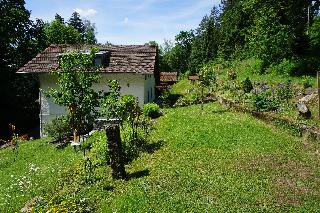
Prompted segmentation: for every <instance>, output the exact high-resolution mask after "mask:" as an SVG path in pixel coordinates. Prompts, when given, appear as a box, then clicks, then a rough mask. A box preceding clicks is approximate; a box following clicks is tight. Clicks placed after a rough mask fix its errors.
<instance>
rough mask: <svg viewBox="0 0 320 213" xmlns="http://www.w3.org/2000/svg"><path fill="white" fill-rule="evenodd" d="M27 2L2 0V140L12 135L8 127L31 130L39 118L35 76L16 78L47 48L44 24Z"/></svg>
mask: <svg viewBox="0 0 320 213" xmlns="http://www.w3.org/2000/svg"><path fill="white" fill-rule="evenodd" d="M24 4H25V2H24V1H23V0H3V1H0V26H1V27H0V35H1V36H0V49H1V51H0V91H1V94H0V96H1V100H2V101H1V106H0V137H1V136H2V137H3V136H6V135H7V134H8V131H7V130H8V127H7V126H8V124H9V123H14V124H15V125H16V126H17V129H18V131H20V132H22V131H28V128H29V130H30V127H31V128H32V127H33V125H36V124H38V123H39V121H38V119H37V117H38V116H37V114H38V112H37V104H36V102H35V101H36V100H37V96H38V85H37V81H36V80H35V78H34V76H21V75H16V74H15V72H16V71H17V69H18V68H19V67H20V66H22V65H23V64H25V63H26V62H27V61H29V60H30V59H31V58H33V57H34V56H35V55H36V54H37V52H38V51H40V50H42V49H43V48H44V45H45V37H44V36H43V34H42V33H41V32H42V28H43V23H42V22H41V21H40V20H37V21H36V22H32V21H31V20H30V19H29V18H30V12H29V11H28V10H26V8H25V6H24Z"/></svg>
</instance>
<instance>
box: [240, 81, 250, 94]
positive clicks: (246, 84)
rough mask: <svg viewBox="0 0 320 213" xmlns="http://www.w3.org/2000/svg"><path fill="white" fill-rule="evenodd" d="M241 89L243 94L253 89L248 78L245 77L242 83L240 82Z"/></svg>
mask: <svg viewBox="0 0 320 213" xmlns="http://www.w3.org/2000/svg"><path fill="white" fill-rule="evenodd" d="M241 85H242V89H243V91H244V92H245V93H249V92H251V90H252V89H253V85H252V82H251V81H250V79H249V77H247V78H246V79H245V80H244V81H242V82H241Z"/></svg>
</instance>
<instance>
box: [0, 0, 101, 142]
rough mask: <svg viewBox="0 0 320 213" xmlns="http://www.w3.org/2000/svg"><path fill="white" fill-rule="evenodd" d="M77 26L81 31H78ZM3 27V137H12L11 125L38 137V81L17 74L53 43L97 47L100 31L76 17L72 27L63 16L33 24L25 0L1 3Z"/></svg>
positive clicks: (0, 113)
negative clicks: (48, 21)
mask: <svg viewBox="0 0 320 213" xmlns="http://www.w3.org/2000/svg"><path fill="white" fill-rule="evenodd" d="M77 23H80V25H81V26H82V28H81V29H78V28H77V27H76V26H77V25H76V24H77ZM0 25H1V27H0V34H1V36H0V49H1V51H0V90H1V100H2V101H1V106H0V109H1V110H0V137H1V138H3V137H4V138H5V137H8V136H9V129H8V124H9V123H13V124H15V125H16V127H17V133H19V134H21V133H26V132H29V133H31V134H32V135H33V136H37V133H36V132H37V126H38V125H39V116H38V113H39V103H38V102H37V100H38V97H39V89H38V88H39V85H38V81H37V77H36V76H34V75H31V74H28V75H21V74H19V75H18V74H15V72H16V71H17V70H18V69H19V68H20V67H21V66H23V65H24V64H25V63H27V62H28V61H29V60H31V59H32V58H33V57H35V56H36V54H38V53H39V52H41V51H42V50H44V49H45V48H46V47H47V46H48V45H50V44H52V43H54V44H59V43H71V44H75V43H88V44H94V43H96V38H95V30H96V29H95V26H94V24H92V23H90V21H88V20H82V19H81V18H80V17H79V14H76V13H74V14H72V16H71V18H70V20H69V22H68V23H65V22H64V19H63V18H62V17H61V16H60V15H59V14H56V16H55V20H53V21H52V22H51V23H44V22H43V21H42V20H39V19H37V20H35V21H32V20H31V19H30V11H28V10H27V9H26V8H25V1H24V0H3V1H0Z"/></svg>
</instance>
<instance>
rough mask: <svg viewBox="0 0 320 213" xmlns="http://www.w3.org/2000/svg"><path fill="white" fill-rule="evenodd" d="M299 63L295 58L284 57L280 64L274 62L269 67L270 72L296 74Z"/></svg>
mask: <svg viewBox="0 0 320 213" xmlns="http://www.w3.org/2000/svg"><path fill="white" fill-rule="evenodd" d="M297 67H298V64H297V62H296V61H295V60H288V59H283V60H282V61H281V62H280V63H279V64H272V65H271V66H270V67H269V68H268V69H267V72H268V73H272V74H277V75H294V74H295V73H296V70H297Z"/></svg>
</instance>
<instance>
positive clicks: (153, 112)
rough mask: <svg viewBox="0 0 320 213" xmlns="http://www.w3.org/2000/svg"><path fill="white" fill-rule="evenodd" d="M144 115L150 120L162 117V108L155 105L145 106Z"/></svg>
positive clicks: (148, 104)
mask: <svg viewBox="0 0 320 213" xmlns="http://www.w3.org/2000/svg"><path fill="white" fill-rule="evenodd" d="M142 111H143V114H144V115H145V116H147V117H150V118H157V117H159V116H160V115H161V111H160V107H159V105H158V104H155V103H147V104H145V105H143V108H142Z"/></svg>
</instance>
